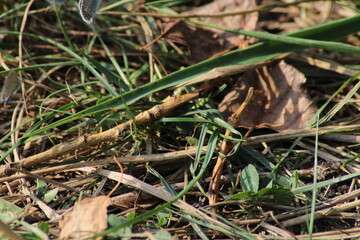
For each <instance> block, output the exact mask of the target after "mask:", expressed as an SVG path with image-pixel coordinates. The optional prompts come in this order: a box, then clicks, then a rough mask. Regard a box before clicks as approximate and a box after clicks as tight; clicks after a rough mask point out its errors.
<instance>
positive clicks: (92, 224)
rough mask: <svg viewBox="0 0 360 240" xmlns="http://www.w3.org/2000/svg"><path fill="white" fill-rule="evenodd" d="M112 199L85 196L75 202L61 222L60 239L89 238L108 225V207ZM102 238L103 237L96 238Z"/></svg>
mask: <svg viewBox="0 0 360 240" xmlns="http://www.w3.org/2000/svg"><path fill="white" fill-rule="evenodd" d="M110 204H111V200H110V198H109V197H106V196H99V197H95V198H84V199H83V200H81V201H80V203H78V202H77V203H75V206H74V208H73V209H72V210H71V211H70V212H68V213H66V214H65V215H64V216H63V217H62V219H61V220H60V222H59V227H60V229H61V232H60V237H59V239H88V238H89V237H91V236H93V235H95V234H98V233H100V232H102V231H103V230H105V229H106V227H107V207H108V206H109V205H110ZM96 239H101V237H99V238H96Z"/></svg>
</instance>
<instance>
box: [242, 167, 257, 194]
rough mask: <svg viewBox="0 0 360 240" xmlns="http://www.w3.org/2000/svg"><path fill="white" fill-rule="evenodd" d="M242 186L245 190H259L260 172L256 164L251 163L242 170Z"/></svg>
mask: <svg viewBox="0 0 360 240" xmlns="http://www.w3.org/2000/svg"><path fill="white" fill-rule="evenodd" d="M240 182H241V187H242V189H243V191H244V192H257V191H258V190H259V174H258V173H257V171H256V168H255V166H254V165H252V164H249V165H248V166H247V167H245V168H244V170H243V171H242V172H241V176H240Z"/></svg>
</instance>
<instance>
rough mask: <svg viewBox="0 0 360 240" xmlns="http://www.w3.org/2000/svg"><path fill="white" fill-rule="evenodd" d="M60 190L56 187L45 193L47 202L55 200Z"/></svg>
mask: <svg viewBox="0 0 360 240" xmlns="http://www.w3.org/2000/svg"><path fill="white" fill-rule="evenodd" d="M58 192H59V189H58V188H54V189H52V190H50V191H48V192H47V193H45V194H44V201H45V202H47V203H48V202H51V201H52V200H54V198H55V197H56V195H57V193H58Z"/></svg>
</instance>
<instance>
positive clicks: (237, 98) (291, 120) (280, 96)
mask: <svg viewBox="0 0 360 240" xmlns="http://www.w3.org/2000/svg"><path fill="white" fill-rule="evenodd" d="M305 82H306V78H305V76H304V75H303V74H302V73H301V72H299V71H298V70H297V69H295V68H294V67H292V66H290V65H288V64H286V63H285V62H284V61H281V62H280V63H278V64H275V65H274V64H272V65H270V66H267V67H263V68H262V69H258V70H254V71H250V72H247V73H246V74H244V75H243V76H242V77H241V78H240V79H239V81H238V83H237V84H236V86H234V89H233V90H232V91H231V92H229V93H228V94H227V95H226V96H225V98H224V99H223V101H222V102H221V103H220V104H219V111H220V112H222V113H223V115H224V116H225V117H229V116H231V114H232V113H234V112H235V111H236V110H237V108H238V107H240V105H241V103H242V102H243V100H244V99H245V96H246V92H247V90H248V89H249V88H250V87H254V89H255V90H258V91H257V92H259V94H258V95H257V96H256V97H255V98H254V99H253V100H252V102H251V103H250V104H249V106H248V107H247V108H246V109H245V111H244V113H243V114H242V117H241V120H240V121H239V125H238V126H236V127H246V128H270V129H273V130H275V131H278V132H283V131H291V130H299V129H303V128H304V127H306V126H307V124H308V122H309V120H310V119H311V118H312V117H313V116H314V114H315V113H316V110H317V108H316V107H315V106H314V104H313V102H312V101H311V100H310V99H309V98H308V96H307V95H306V94H305V93H304V91H303V90H302V88H301V87H302V84H304V83H305Z"/></svg>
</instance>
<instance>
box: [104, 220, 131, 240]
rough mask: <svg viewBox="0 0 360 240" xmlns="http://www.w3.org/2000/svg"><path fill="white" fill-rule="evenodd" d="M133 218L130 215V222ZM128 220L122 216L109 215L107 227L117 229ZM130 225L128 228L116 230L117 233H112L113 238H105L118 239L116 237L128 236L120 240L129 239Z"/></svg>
mask: <svg viewBox="0 0 360 240" xmlns="http://www.w3.org/2000/svg"><path fill="white" fill-rule="evenodd" d="M133 217H134V215H131V217H130V220H132V218H133ZM128 220H129V219H126V218H125V217H123V216H116V215H114V214H110V215H109V216H108V223H109V227H110V228H112V227H118V226H121V225H123V224H125V223H126V222H128ZM131 228H132V225H130V226H125V227H123V228H120V229H118V230H117V231H115V232H113V234H114V235H113V236H108V237H107V238H109V239H119V238H118V237H119V236H121V235H128V236H129V237H122V238H121V239H122V240H127V239H131V237H130V235H131V233H132V231H131Z"/></svg>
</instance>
